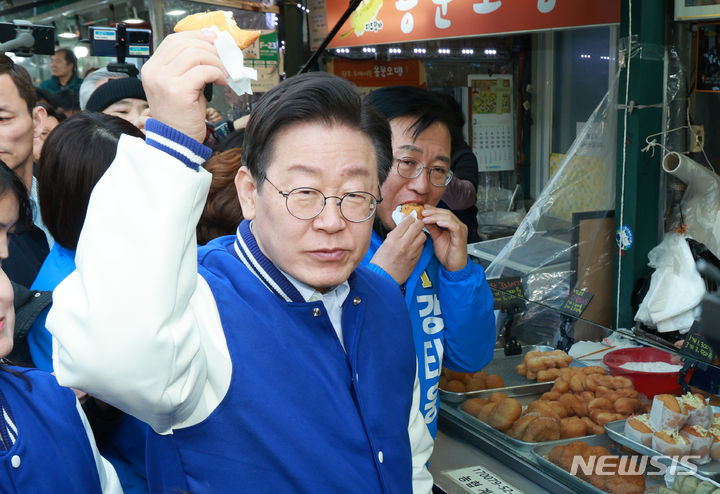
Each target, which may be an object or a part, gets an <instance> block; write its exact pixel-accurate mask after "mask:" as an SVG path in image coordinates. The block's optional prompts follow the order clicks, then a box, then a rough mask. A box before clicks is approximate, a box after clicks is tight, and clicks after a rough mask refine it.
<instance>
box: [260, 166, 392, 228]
mask: <svg viewBox="0 0 720 494" xmlns="http://www.w3.org/2000/svg"><path fill="white" fill-rule="evenodd" d="M265 181H266V182H267V183H269V184H270V185H272V186H273V187H275V190H277V191H278V193H279V194H280V195H281V196H283V197H284V198H285V207H286V208H287V210H288V213H290V214H291V215H293V216H294V217H296V218H297V219H299V220H311V219H313V218H315V217H316V216H318V215H319V214H320V213H322V212H323V209H325V204H326V203H327V200H328V199H337V200H338V201H337V205H338V207H339V208H340V214H341V215H342V217H343V218H345V219H346V220H348V221H350V222H351V223H362V222H363V221H366V220H369V219H370V218H372V215H373V214H375V210H376V209H377V205H378V204H379V203H381V202H382V198H380V199H377V198H376V197H375V196H374V195H372V194H371V193H370V192H361V191H357V192H347V193H345V194H343V195H342V197H339V196H326V195H325V194H323V193H322V192H320V191H319V190H317V189H313V188H312V187H298V188H296V189H292V190H291V191H290V192H283V191H281V190H280V189H278V188H277V186H276V185H275V184H274V183H272V182H271V181H270V180H269V179H268V178H267V177H265Z"/></svg>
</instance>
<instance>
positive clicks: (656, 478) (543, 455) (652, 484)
mask: <svg viewBox="0 0 720 494" xmlns="http://www.w3.org/2000/svg"><path fill="white" fill-rule="evenodd" d="M578 441H582V442H584V443H586V444H588V445H589V446H603V447H604V448H606V449H607V450H608V451H609V452H610V454H611V455H612V456H633V455H632V451H628V450H627V449H625V448H623V447H622V446H620V445H618V444H616V443H614V442H613V441H612V440H611V439H610V438H609V437H608V436H607V435H606V434H597V435H595V436H590V437H587V438H581V437H574V438H571V439H562V440H560V441H554V442H552V443H543V444H540V445H536V446H535V447H534V448H532V454H533V456H534V457H535V460H536V461H537V463H538V465H539V466H540V468H541V469H542V470H543V471H545V472H547V473H549V474H550V475H553V476H554V477H557V478H558V479H560V480H561V481H562V482H563V484H565V485H567V486H568V487H571V488H573V489H574V490H575V492H578V493H580V494H607V492H609V491H603V490H601V489H598V488H597V487H595V486H594V485H592V484H591V483H589V482H586V481H585V480H583V479H581V478H580V477H579V476H577V475H572V474H571V473H570V472H568V471H567V470H565V469H564V468H562V467H561V466H560V465H556V464H555V463H553V462H551V461H550V460H548V458H547V456H548V454H549V453H550V450H551V449H553V448H554V447H555V446H566V445H568V444H570V443H574V442H578ZM633 459H634V460H635V464H633V462H632V460H628V463H626V465H627V466H626V467H625V468H621V471H628V470H630V471H633V470H634V471H637V470H639V469H640V467H641V466H642V461H641V457H638V456H635V458H633ZM646 464H647V469H648V472H656V471H657V468H656V467H654V466H652V465H651V464H650V463H649V462H647V463H646ZM608 465H617V462H612V461H608ZM580 472H581V469H580V468H578V472H577V473H580ZM644 477H645V493H647V494H653V493H654V494H657V492H658V491H659V490H660V487H665V482H664V480H663V476H662V475H644Z"/></svg>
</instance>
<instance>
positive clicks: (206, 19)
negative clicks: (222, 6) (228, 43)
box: [174, 10, 260, 50]
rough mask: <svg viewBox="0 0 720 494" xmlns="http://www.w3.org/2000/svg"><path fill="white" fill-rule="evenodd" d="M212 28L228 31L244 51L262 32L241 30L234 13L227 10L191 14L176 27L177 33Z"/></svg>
mask: <svg viewBox="0 0 720 494" xmlns="http://www.w3.org/2000/svg"><path fill="white" fill-rule="evenodd" d="M211 26H215V27H217V28H218V29H219V30H220V31H227V32H228V33H230V36H232V38H233V40H235V44H237V45H238V47H239V48H240V49H241V50H244V49H245V48H247V47H248V46H250V45H251V44H253V43H254V42H255V40H257V39H258V38H259V37H260V31H258V30H256V29H255V30H248V29H240V28H239V27H238V26H237V24H236V23H235V19H233V15H232V12H230V11H227V10H216V11H213V12H201V13H199V14H191V15H188V16H186V17H183V18H182V19H180V21H179V22H178V23H177V24H176V25H175V29H174V30H175V32H176V33H179V32H181V31H197V30H200V29H206V28H209V27H211Z"/></svg>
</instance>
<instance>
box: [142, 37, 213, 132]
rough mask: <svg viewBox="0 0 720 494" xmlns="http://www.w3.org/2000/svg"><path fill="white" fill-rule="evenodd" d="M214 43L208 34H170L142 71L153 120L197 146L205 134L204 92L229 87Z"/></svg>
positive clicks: (205, 104)
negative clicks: (207, 87)
mask: <svg viewBox="0 0 720 494" xmlns="http://www.w3.org/2000/svg"><path fill="white" fill-rule="evenodd" d="M214 39H215V34H213V33H211V32H209V31H188V32H183V33H175V34H171V35H169V36H168V37H166V38H165V39H164V40H163V41H162V43H160V46H159V47H158V48H157V50H155V53H154V54H153V56H152V57H150V60H148V62H147V63H146V64H145V65H144V66H143V68H142V82H143V87H144V88H145V94H146V95H147V101H148V104H149V106H150V111H151V112H152V117H153V118H154V119H155V120H158V121H160V122H162V123H164V124H165V125H168V126H170V127H172V128H174V129H176V130H178V131H180V132H182V133H184V134H185V135H187V136H189V137H192V138H193V139H195V140H197V141H198V142H202V141H203V139H205V132H206V127H205V112H206V109H207V101H206V100H205V96H204V95H203V89H204V88H205V85H206V84H208V83H215V84H220V85H225V84H226V83H227V74H226V72H225V68H224V67H223V65H222V62H220V58H219V57H218V55H217V51H216V50H215V47H214V46H213V40H214Z"/></svg>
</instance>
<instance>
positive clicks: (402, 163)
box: [395, 157, 453, 187]
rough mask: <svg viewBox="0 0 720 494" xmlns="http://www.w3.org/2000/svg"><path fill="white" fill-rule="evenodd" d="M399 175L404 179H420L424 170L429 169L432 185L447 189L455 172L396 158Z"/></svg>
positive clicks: (413, 159) (408, 158)
mask: <svg viewBox="0 0 720 494" xmlns="http://www.w3.org/2000/svg"><path fill="white" fill-rule="evenodd" d="M395 166H397V172H398V175H400V176H401V177H403V178H415V177H418V176H419V175H420V174H421V173H422V171H423V170H425V169H427V173H428V176H429V178H430V183H431V184H433V185H434V186H435V187H445V186H446V185H447V184H449V183H450V180H452V176H453V172H452V171H451V170H447V169H445V168H443V167H441V166H426V165H425V163H423V162H422V161H420V160H418V159H415V158H412V157H404V158H395Z"/></svg>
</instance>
